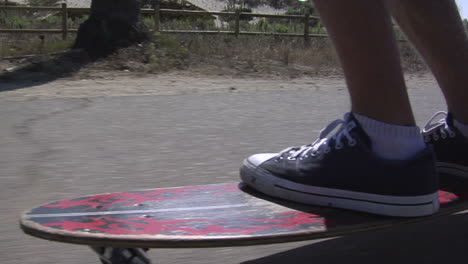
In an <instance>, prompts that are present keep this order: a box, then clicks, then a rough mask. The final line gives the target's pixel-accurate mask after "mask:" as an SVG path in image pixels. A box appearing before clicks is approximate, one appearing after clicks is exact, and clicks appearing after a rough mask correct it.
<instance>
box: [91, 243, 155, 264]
mask: <svg viewBox="0 0 468 264" xmlns="http://www.w3.org/2000/svg"><path fill="white" fill-rule="evenodd" d="M90 248H91V249H92V250H93V251H94V252H96V253H97V254H98V256H99V259H100V260H101V263H102V264H152V262H151V260H150V259H149V257H148V254H146V252H147V251H148V250H149V249H148V248H113V247H98V246H90Z"/></svg>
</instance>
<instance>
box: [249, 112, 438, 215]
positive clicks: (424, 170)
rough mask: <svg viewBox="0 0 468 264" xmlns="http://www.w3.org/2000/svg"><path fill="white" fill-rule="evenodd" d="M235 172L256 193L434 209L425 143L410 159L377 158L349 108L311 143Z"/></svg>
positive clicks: (253, 160)
mask: <svg viewBox="0 0 468 264" xmlns="http://www.w3.org/2000/svg"><path fill="white" fill-rule="evenodd" d="M333 131H336V132H335V133H331V132H333ZM329 134H332V135H329ZM240 174H241V179H242V181H243V182H244V183H245V184H247V185H248V186H250V187H252V188H254V189H255V190H257V191H259V192H262V193H264V194H267V195H270V196H274V197H278V198H282V199H286V200H290V201H295V202H300V203H305V204H311V205H319V206H329V207H336V208H343V209H350V210H355V211H362V212H368V213H373V214H379V215H388V216H399V217H417V216H426V215H431V214H434V213H436V212H437V211H438V209H439V199H438V177H437V172H436V169H435V160H434V157H433V151H432V150H431V149H430V147H427V148H426V149H424V150H423V151H421V152H420V153H418V154H417V155H415V156H414V157H413V158H411V159H409V160H404V161H396V160H395V161H394V160H385V159H382V158H380V157H378V156H376V155H375V154H374V153H373V152H372V151H371V142H370V140H369V137H368V136H367V134H366V133H365V132H364V130H363V129H362V128H361V126H360V124H359V122H358V121H357V120H356V119H355V118H354V116H353V115H352V114H351V113H348V114H346V115H345V117H344V120H335V121H333V122H332V123H331V124H330V125H328V126H327V127H326V128H325V129H324V130H322V132H321V133H320V137H319V138H318V139H317V140H316V141H315V142H314V143H312V144H310V145H305V146H302V147H292V148H288V149H285V150H283V151H281V152H280V153H264V154H256V155H253V156H250V157H248V158H247V159H245V160H244V162H243V164H242V167H241V170H240Z"/></svg>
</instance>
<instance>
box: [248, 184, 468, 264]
mask: <svg viewBox="0 0 468 264" xmlns="http://www.w3.org/2000/svg"><path fill="white" fill-rule="evenodd" d="M440 186H441V190H443V191H445V192H447V193H446V194H445V195H442V196H440V199H441V208H442V210H446V209H447V208H449V207H448V206H450V205H452V206H453V205H455V207H454V208H455V209H457V208H456V207H457V206H460V208H461V207H466V202H467V200H468V184H467V181H466V180H460V179H459V178H456V177H450V176H442V177H441V182H440ZM250 192H251V191H250ZM251 194H252V195H255V196H258V197H259V198H262V199H267V200H270V201H273V202H275V203H281V204H282V205H283V206H287V207H290V208H292V209H295V210H299V211H304V212H307V213H314V212H318V214H319V215H321V216H323V217H324V224H325V227H326V228H327V229H329V228H331V229H333V228H334V227H336V226H337V225H338V226H340V225H341V224H342V223H343V220H345V221H346V223H349V221H351V222H353V223H358V224H361V223H366V222H368V221H375V220H377V221H386V220H388V221H389V223H390V224H394V225H393V226H390V227H388V226H387V227H385V228H384V229H379V230H374V231H362V232H357V233H354V234H348V235H345V236H342V237H337V238H332V239H328V240H315V241H314V240H311V244H309V245H306V246H302V247H299V248H295V249H292V250H288V251H284V252H280V253H276V254H273V255H270V256H266V257H262V258H259V259H255V260H250V261H247V262H243V264H263V263H269V264H279V263H295V264H300V263H330V264H333V263H340V264H341V263H358V262H359V263H441V262H442V261H444V262H446V261H447V260H458V259H462V258H465V257H466V250H467V249H466V244H467V243H468V228H467V226H468V210H467V211H466V212H467V213H458V214H453V215H447V216H439V217H426V218H419V219H416V222H413V223H402V222H401V221H400V220H401V219H399V218H391V217H381V216H374V215H369V214H360V213H354V212H350V211H345V210H334V209H327V208H315V209H314V208H313V207H307V206H304V205H300V204H295V203H289V202H285V201H281V200H276V199H272V198H269V197H265V196H264V195H261V194H256V193H255V192H252V193H251ZM453 194H454V195H453ZM454 197H458V198H459V199H458V198H457V199H454ZM395 220H396V222H395ZM361 221H363V222H361ZM346 223H345V224H346ZM354 229H356V228H354ZM351 230H353V228H351Z"/></svg>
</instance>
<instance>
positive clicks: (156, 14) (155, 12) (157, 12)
mask: <svg viewBox="0 0 468 264" xmlns="http://www.w3.org/2000/svg"><path fill="white" fill-rule="evenodd" d="M2 10H16V11H24V12H27V11H33V12H34V11H35V12H37V11H50V12H54V13H57V14H58V13H60V14H61V16H62V28H61V29H0V33H39V34H62V38H63V39H64V40H66V39H67V38H68V34H69V33H76V32H77V31H78V30H77V29H71V28H68V24H67V21H68V15H69V14H70V13H81V14H89V13H90V11H91V9H90V8H70V7H67V4H65V3H64V4H62V5H61V7H18V6H0V11H2ZM141 11H142V13H143V14H147V15H151V16H153V18H154V23H155V25H154V26H155V30H156V31H157V32H160V33H165V34H171V33H172V34H175V33H177V34H225V35H235V36H236V37H237V36H239V35H275V36H287V37H303V38H304V39H305V40H309V39H310V38H311V37H327V35H326V34H320V32H319V30H320V19H319V17H316V16H311V15H309V14H305V15H303V16H300V15H272V14H254V13H243V12H240V11H237V12H209V11H194V10H176V9H160V8H159V5H158V4H155V6H154V8H152V9H142V10H141ZM165 14H167V15H169V14H172V15H190V16H192V15H193V16H206V15H209V16H220V17H231V18H232V17H234V19H235V27H234V30H233V31H221V30H212V31H206V30H205V31H200V30H160V24H161V22H160V21H161V16H162V15H165ZM241 17H242V18H248V17H262V18H275V19H292V20H302V22H303V23H304V31H303V33H302V34H296V33H276V32H246V31H240V20H241ZM311 20H317V21H318V30H317V32H314V33H311V32H310V22H311Z"/></svg>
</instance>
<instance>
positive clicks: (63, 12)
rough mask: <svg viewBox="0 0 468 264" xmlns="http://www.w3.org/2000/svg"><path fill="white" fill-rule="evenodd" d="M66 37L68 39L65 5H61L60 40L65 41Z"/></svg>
mask: <svg viewBox="0 0 468 264" xmlns="http://www.w3.org/2000/svg"><path fill="white" fill-rule="evenodd" d="M67 37H68V11H67V3H62V39H63V40H67Z"/></svg>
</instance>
